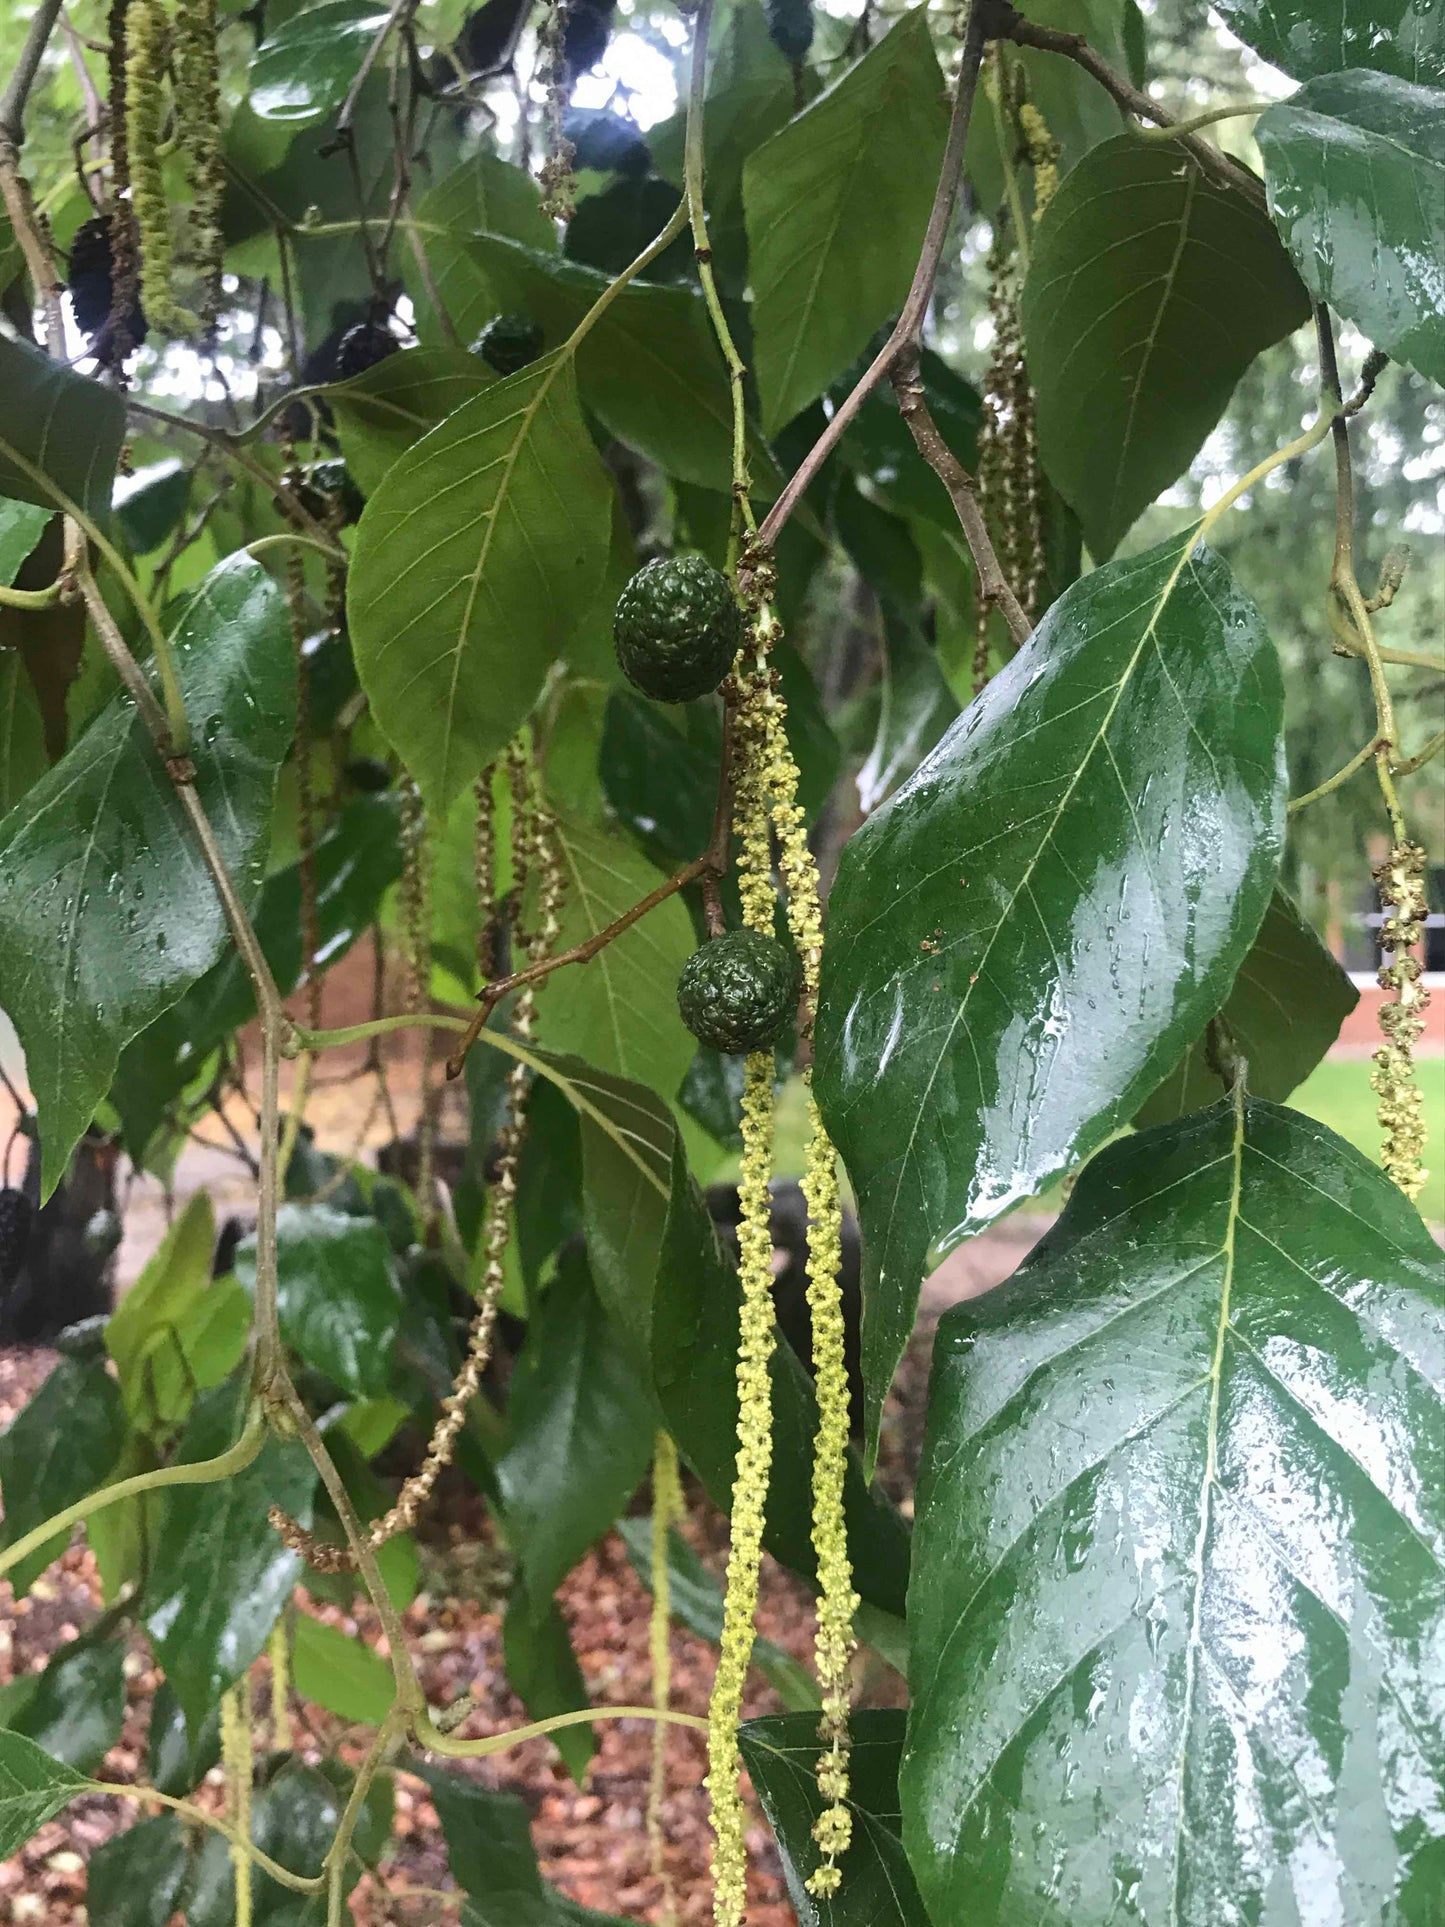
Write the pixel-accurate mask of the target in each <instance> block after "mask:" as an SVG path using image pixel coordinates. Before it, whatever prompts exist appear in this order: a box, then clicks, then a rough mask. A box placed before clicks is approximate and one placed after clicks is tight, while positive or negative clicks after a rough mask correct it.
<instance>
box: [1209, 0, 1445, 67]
mask: <svg viewBox="0 0 1445 1927" xmlns="http://www.w3.org/2000/svg"><path fill="white" fill-rule="evenodd" d="M1218 8H1219V13H1220V15H1221V16H1222V18H1223V20H1224V24H1225V25H1226V26H1227V27H1228V28H1229V30H1230V31H1231V33H1235V34H1238V36H1239V38H1240V39H1241V40H1242V41H1244V43H1245V45H1246V46H1249V47H1253V48H1254V50H1255V52H1256V53H1257V54H1260V55H1262V56H1263V57H1264V59H1266V60H1267V61H1269V63H1270V65H1271V66H1274V67H1278V68H1280V69H1281V70H1282V72H1284V73H1287V74H1291V75H1292V76H1293V77H1294V78H1295V79H1296V80H1310V79H1312V78H1313V77H1314V76H1315V75H1316V74H1332V73H1338V72H1339V71H1340V69H1341V68H1343V67H1373V68H1374V70H1375V71H1376V72H1377V73H1382V74H1397V75H1398V76H1399V78H1400V79H1401V80H1415V81H1419V82H1420V83H1421V84H1422V85H1423V86H1433V87H1439V86H1442V85H1445V18H1442V15H1441V12H1440V8H1439V7H1438V6H1437V5H1436V4H1435V0H1349V4H1348V5H1337V4H1336V0H1218Z"/></svg>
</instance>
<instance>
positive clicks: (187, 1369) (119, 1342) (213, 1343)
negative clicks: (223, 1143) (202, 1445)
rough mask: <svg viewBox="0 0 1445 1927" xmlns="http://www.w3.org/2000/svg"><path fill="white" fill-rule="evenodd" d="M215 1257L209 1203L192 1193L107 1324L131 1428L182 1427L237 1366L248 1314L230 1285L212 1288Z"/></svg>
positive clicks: (217, 1281)
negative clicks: (198, 1400) (199, 1396)
mask: <svg viewBox="0 0 1445 1927" xmlns="http://www.w3.org/2000/svg"><path fill="white" fill-rule="evenodd" d="M215 1249H216V1220H215V1213H214V1212H213V1211H212V1209H211V1200H210V1198H209V1196H208V1195H207V1194H206V1192H204V1191H197V1192H195V1193H194V1194H193V1195H192V1196H191V1197H190V1198H188V1199H187V1201H186V1204H185V1207H184V1209H183V1210H182V1211H181V1212H180V1214H179V1216H178V1217H177V1218H176V1220H175V1222H174V1223H173V1224H172V1225H171V1227H170V1229H169V1230H168V1231H167V1232H166V1235H165V1237H164V1239H163V1240H162V1241H161V1246H160V1249H159V1250H158V1251H157V1252H156V1253H155V1254H154V1256H153V1257H152V1258H150V1259H149V1260H148V1262H147V1264H146V1267H145V1270H144V1271H142V1273H141V1275H140V1277H139V1278H137V1279H136V1281H135V1283H134V1284H133V1285H132V1286H131V1288H130V1290H129V1291H127V1293H126V1294H125V1296H124V1297H123V1298H122V1299H121V1301H120V1303H119V1305H117V1307H116V1309H115V1311H114V1312H112V1314H111V1316H110V1317H109V1319H107V1321H106V1327H105V1346H106V1350H107V1351H108V1352H109V1353H110V1355H111V1357H112V1358H113V1359H114V1360H115V1366H116V1376H117V1377H118V1378H119V1380H120V1386H121V1394H122V1396H123V1398H124V1399H125V1405H126V1411H127V1413H128V1414H129V1415H130V1417H131V1419H132V1420H133V1421H134V1422H135V1423H136V1424H139V1425H142V1426H148V1425H149V1426H154V1425H157V1424H159V1425H176V1424H179V1423H180V1422H181V1420H183V1419H184V1418H185V1416H186V1414H187V1413H188V1412H189V1411H190V1408H191V1404H192V1400H193V1398H194V1395H195V1393H196V1392H197V1391H202V1390H206V1389H208V1388H209V1387H210V1386H213V1385H219V1384H220V1383H221V1381H222V1379H224V1378H226V1377H228V1376H229V1375H230V1373H231V1372H232V1371H233V1370H234V1369H235V1367H236V1366H237V1365H238V1364H239V1363H240V1360H241V1355H242V1353H243V1352H244V1350H245V1348H246V1340H247V1338H248V1336H249V1334H250V1329H251V1307H250V1305H249V1303H248V1302H247V1299H246V1295H245V1293H244V1292H243V1291H242V1290H241V1288H240V1287H239V1286H238V1285H237V1284H236V1283H235V1280H234V1279H228V1278H217V1279H215V1280H214V1281H212V1278H211V1262H212V1259H213V1257H214V1254H215Z"/></svg>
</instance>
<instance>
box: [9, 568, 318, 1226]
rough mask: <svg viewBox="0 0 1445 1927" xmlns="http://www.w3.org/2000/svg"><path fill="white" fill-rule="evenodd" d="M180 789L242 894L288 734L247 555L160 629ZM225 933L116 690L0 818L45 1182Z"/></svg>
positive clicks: (194, 854) (181, 821)
mask: <svg viewBox="0 0 1445 1927" xmlns="http://www.w3.org/2000/svg"><path fill="white" fill-rule="evenodd" d="M172 646H173V648H174V651H175V654H176V659H177V666H178V669H179V673H180V681H181V689H182V693H183V695H184V698H185V705H186V711H187V714H188V715H189V716H190V718H191V722H192V726H193V728H194V731H195V745H194V749H193V752H192V755H193V759H194V762H195V767H196V777H195V792H196V796H197V798H198V800H199V801H200V803H201V805H202V807H203V808H204V809H205V811H206V814H207V815H208V816H209V817H210V819H211V823H212V825H213V827H214V829H215V832H216V837H217V841H218V842H219V844H220V847H221V853H222V855H223V856H224V857H225V860H226V863H227V865H228V867H229V868H230V871H231V874H232V876H233V877H234V878H235V880H236V885H237V888H238V889H239V891H240V893H241V896H242V899H243V901H245V900H249V899H250V897H251V896H252V895H253V893H254V891H255V889H256V886H257V884H258V883H259V881H260V867H261V863H262V860H263V857H264V853H265V841H266V831H267V828H268V826H269V822H270V815H271V800H272V793H273V791H274V788H275V782H276V772H277V769H278V767H279V765H280V763H281V759H282V757H283V756H284V755H285V753H286V750H287V747H288V745H289V743H290V740H291V735H292V731H293V729H294V727H295V672H294V669H293V665H292V655H291V640H290V635H289V632H288V629H287V624H286V608H285V601H284V598H283V597H282V595H281V592H280V590H279V588H278V587H277V586H276V584H275V583H274V582H273V581H272V579H271V577H270V576H269V575H267V573H266V571H265V570H264V569H263V568H262V567H261V565H260V564H259V563H258V562H253V561H252V560H251V559H250V558H249V557H248V556H245V555H235V556H232V557H230V558H229V559H228V560H227V561H225V562H223V563H222V564H221V565H220V566H219V568H216V569H214V570H212V572H211V574H210V575H209V576H207V578H206V580H205V581H204V582H203V583H202V585H201V587H200V589H199V590H198V591H197V592H196V594H195V596H194V597H193V598H192V599H191V601H190V602H189V603H188V604H187V605H186V607H185V609H184V610H183V611H182V613H181V617H180V620H179V622H178V623H177V625H176V628H175V631H174V633H173V636H172ZM229 942H230V934H229V931H228V930H227V927H226V920H225V917H224V915H223V914H222V910H221V905H220V900H219V898H218V897H217V895H216V892H215V889H214V886H213V885H212V883H211V879H210V877H209V875H208V874H207V872H206V869H205V865H204V863H203V861H202V858H201V853H200V849H199V847H198V846H197V844H196V840H195V835H194V833H193V831H192V829H191V827H190V823H189V821H188V820H187V818H186V814H185V811H184V809H183V808H182V805H181V802H180V799H179V797H178V796H177V795H176V791H175V786H174V784H173V783H172V782H171V780H170V778H169V776H168V775H167V774H166V772H165V770H164V768H163V767H162V764H161V761H160V758H159V757H158V756H157V754H156V751H155V748H154V745H153V744H152V742H151V740H150V737H149V735H148V733H147V731H146V729H145V726H144V724H143V723H142V722H141V721H140V719H139V718H138V716H137V715H136V711H135V707H134V705H133V704H132V702H131V701H130V699H129V697H128V696H125V695H118V696H115V697H113V698H112V699H111V701H110V702H109V703H107V704H106V706H105V708H104V709H102V710H101V711H100V713H99V714H98V715H97V716H96V717H95V719H94V720H93V721H92V722H91V723H90V725H89V727H88V728H87V729H86V731H85V733H84V735H83V736H81V738H80V739H79V741H78V742H76V743H74V744H73V745H72V746H71V748H70V749H69V750H68V751H67V752H66V754H65V756H64V757H63V758H62V759H61V761H60V762H59V763H57V764H56V765H55V766H54V768H53V769H51V770H50V771H49V772H48V773H47V774H46V775H45V776H43V777H42V778H41V780H40V781H39V782H38V783H36V784H35V785H34V786H33V788H31V789H30V790H29V791H27V792H26V794H25V796H24V797H23V798H22V799H21V801H20V803H19V804H18V805H17V806H16V808H15V809H13V810H12V811H11V812H10V814H9V815H8V816H7V817H6V818H5V819H4V821H3V822H0V1004H3V1006H4V1008H5V1010H6V1011H7V1013H8V1014H9V1016H10V1018H11V1019H12V1021H13V1022H14V1025H15V1028H16V1030H17V1032H18V1033H19V1036H20V1041H21V1044H22V1045H23V1046H24V1049H25V1061H26V1068H27V1072H28V1075H29V1079H30V1086H31V1089H32V1090H33V1091H34V1092H35V1097H36V1104H37V1108H38V1111H39V1115H40V1130H41V1142H42V1145H43V1147H44V1171H45V1189H46V1192H47V1195H48V1193H49V1192H50V1191H51V1190H53V1189H54V1187H55V1185H56V1183H57V1182H58V1181H59V1179H60V1176H61V1174H62V1173H63V1171H64V1170H65V1166H66V1162H67V1160H68V1159H69V1156H70V1153H71V1151H72V1150H73V1149H74V1147H75V1144H76V1141H77V1140H78V1138H79V1137H80V1134H81V1132H82V1131H83V1130H84V1129H85V1127H86V1125H87V1124H89V1122H90V1119H91V1115H92V1113H93V1112H94V1109H95V1106H96V1105H97V1104H98V1103H99V1101H100V1099H101V1098H102V1097H104V1095H105V1093H106V1092H107V1091H108V1090H109V1089H110V1085H111V1080H112V1077H113V1076H114V1073H115V1067H116V1063H117V1061H118V1059H119V1056H120V1051H121V1047H122V1046H123V1045H124V1044H125V1043H126V1042H128V1040H129V1039H130V1038H132V1037H134V1036H135V1035H136V1034H137V1033H138V1032H140V1031H142V1030H144V1029H145V1028H146V1026H147V1025H148V1024H150V1023H152V1022H153V1021H154V1020H155V1018H156V1017H158V1016H159V1015H160V1013H161V1012H162V1011H163V1010H165V1009H167V1008H168V1007H169V1006H170V1005H172V1004H174V1003H175V1002H176V1000H177V999H178V998H179V997H180V995H181V993H182V992H183V991H184V990H185V989H186V987H187V986H188V985H189V984H191V983H194V981H195V980H196V978H197V977H199V976H201V975H202V974H203V973H204V972H205V971H207V970H209V969H210V967H211V965H212V964H213V963H215V961H216V959H217V958H218V957H219V956H220V954H221V952H222V950H223V949H224V948H225V946H226V945H227V944H228V943H229Z"/></svg>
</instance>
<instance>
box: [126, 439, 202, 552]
mask: <svg viewBox="0 0 1445 1927" xmlns="http://www.w3.org/2000/svg"><path fill="white" fill-rule="evenodd" d="M190 496H191V471H190V470H189V469H188V468H187V467H186V465H185V463H184V462H183V461H182V460H181V458H180V457H179V456H178V455H172V456H171V457H170V458H169V459H168V460H167V461H164V462H152V463H151V464H150V466H149V467H147V468H140V469H137V470H136V472H135V474H134V475H125V476H121V477H120V478H119V479H118V480H117V482H116V485H115V491H114V494H113V495H112V498H111V501H112V505H113V507H114V509H115V513H116V520H117V521H118V522H119V523H120V526H121V529H122V530H123V531H124V534H125V539H126V541H127V542H128V543H129V545H130V547H131V548H132V549H133V550H134V552H135V553H136V554H137V555H148V554H149V553H150V552H151V550H152V549H158V548H159V547H160V545H161V543H162V542H164V541H165V539H166V537H167V536H168V535H169V534H170V533H171V531H172V530H173V529H174V528H175V526H176V524H177V523H178V522H179V521H180V519H181V517H182V516H183V515H184V514H185V512H186V505H187V503H188V502H189V501H190Z"/></svg>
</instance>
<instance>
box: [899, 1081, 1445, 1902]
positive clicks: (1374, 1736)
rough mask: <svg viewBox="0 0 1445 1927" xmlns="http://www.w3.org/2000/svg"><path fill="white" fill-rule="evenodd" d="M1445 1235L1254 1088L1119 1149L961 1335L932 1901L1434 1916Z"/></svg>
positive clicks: (940, 1554) (913, 1730)
mask: <svg viewBox="0 0 1445 1927" xmlns="http://www.w3.org/2000/svg"><path fill="white" fill-rule="evenodd" d="M1442 1310H1445V1289H1442V1282H1441V1267H1440V1254H1439V1251H1438V1249H1437V1248H1436V1246H1435V1244H1434V1242H1433V1240H1432V1239H1431V1238H1430V1236H1429V1234H1428V1232H1427V1231H1426V1229H1425V1227H1424V1225H1423V1224H1422V1223H1421V1221H1420V1219H1419V1218H1418V1216H1417V1215H1416V1213H1415V1211H1414V1210H1413V1208H1412V1207H1411V1206H1410V1205H1409V1204H1408V1203H1407V1202H1406V1201H1405V1199H1404V1198H1403V1197H1402V1196H1401V1195H1400V1193H1399V1192H1398V1191H1397V1190H1395V1188H1394V1187H1393V1186H1392V1184H1391V1183H1390V1181H1389V1180H1388V1179H1387V1178H1385V1177H1384V1176H1383V1174H1382V1173H1381V1172H1379V1171H1378V1170H1376V1169H1375V1168H1374V1167H1373V1166H1372V1165H1371V1164H1370V1163H1369V1162H1368V1161H1367V1160H1366V1159H1365V1158H1364V1157H1363V1156H1362V1155H1361V1154H1360V1153H1359V1152H1358V1151H1355V1150H1353V1149H1352V1148H1351V1147H1350V1146H1349V1145H1347V1144H1345V1143H1344V1142H1343V1141H1342V1140H1341V1139H1339V1138H1336V1137H1335V1136H1333V1134H1332V1133H1330V1132H1329V1131H1326V1130H1324V1129H1323V1128H1322V1127H1321V1126H1319V1125H1317V1124H1315V1123H1313V1122H1311V1121H1310V1120H1308V1119H1306V1118H1303V1117H1300V1116H1298V1115H1297V1114H1295V1113H1293V1112H1290V1111H1285V1110H1281V1109H1278V1108H1276V1107H1275V1106H1273V1105H1269V1104H1263V1103H1258V1104H1256V1103H1251V1104H1249V1106H1248V1107H1247V1109H1245V1110H1243V1111H1242V1112H1241V1114H1240V1117H1239V1118H1238V1119H1236V1115H1235V1112H1234V1108H1233V1106H1232V1105H1230V1104H1228V1103H1225V1104H1222V1105H1219V1106H1217V1107H1216V1108H1214V1109H1213V1110H1210V1111H1207V1112H1204V1113H1202V1114H1200V1115H1199V1116H1197V1117H1192V1118H1188V1119H1186V1120H1184V1121H1183V1122H1181V1123H1179V1124H1173V1125H1166V1126H1164V1127H1163V1128H1161V1129H1160V1130H1157V1131H1152V1132H1149V1133H1147V1134H1145V1135H1143V1136H1140V1137H1135V1138H1129V1139H1126V1140H1123V1141H1122V1142H1120V1143H1118V1144H1116V1145H1113V1146H1111V1147H1110V1148H1109V1149H1108V1150H1107V1151H1106V1152H1104V1153H1103V1154H1102V1155H1101V1156H1100V1157H1099V1158H1098V1159H1097V1160H1096V1162H1095V1163H1093V1164H1092V1165H1090V1166H1089V1167H1088V1169H1087V1170H1086V1171H1085V1172H1084V1174H1083V1176H1082V1177H1081V1178H1080V1180H1079V1183H1078V1185H1077V1187H1076V1189H1075V1192H1074V1195H1073V1198H1072V1200H1071V1202H1070V1204H1069V1207H1068V1209H1067V1211H1066V1213H1065V1215H1064V1217H1063V1219H1062V1220H1061V1221H1060V1223H1059V1224H1058V1226H1057V1227H1056V1228H1055V1230H1054V1231H1053V1232H1052V1233H1051V1234H1050V1235H1049V1237H1047V1238H1046V1239H1045V1241H1044V1242H1043V1244H1042V1245H1040V1247H1039V1248H1038V1250H1037V1251H1036V1252H1035V1253H1034V1255H1033V1257H1032V1258H1030V1259H1029V1261H1028V1262H1027V1263H1026V1264H1025V1266H1024V1267H1023V1269H1022V1270H1021V1271H1020V1272H1018V1273H1017V1274H1016V1275H1015V1277H1014V1278H1013V1279H1011V1280H1010V1281H1009V1282H1008V1283H1007V1284H1005V1285H1003V1286H1002V1287H1000V1289H999V1290H998V1291H996V1292H992V1293H990V1294H989V1295H988V1296H987V1297H985V1298H981V1299H977V1300H975V1301H974V1302H973V1303H971V1304H967V1305H961V1306H959V1307H957V1308H956V1309H955V1310H953V1311H952V1312H950V1313H949V1314H948V1315H947V1316H946V1317H945V1319H944V1321H943V1324H942V1326H941V1327H940V1330H939V1337H938V1346H937V1352H936V1356H935V1363H934V1373H933V1384H932V1391H931V1395H930V1408H929V1435H928V1443H927V1447H926V1451H925V1463H924V1468H923V1473H922V1478H921V1482H920V1486H919V1495H918V1528H917V1536H918V1546H917V1552H916V1567H915V1573H916V1576H915V1579H914V1584H913V1589H912V1592H911V1594H910V1597H909V1621H910V1625H911V1627H912V1633H913V1664H912V1684H913V1690H914V1702H913V1710H912V1713H911V1715H910V1722H909V1748H908V1755H907V1759H906V1761H905V1764H904V1771H903V1805H904V1837H905V1839H906V1840H907V1843H908V1850H909V1856H910V1859H911V1861H912V1865H913V1869H914V1872H915V1874H916V1875H917V1878H918V1882H919V1886H920V1888H921V1890H922V1892H923V1894H924V1897H925V1898H926V1900H927V1901H928V1904H929V1907H930V1910H931V1912H932V1914H933V1918H934V1919H935V1920H952V1919H957V1918H962V1917H964V1916H965V1915H966V1916H967V1918H968V1919H969V1920H970V1921H974V1922H977V1923H978V1927H990V1924H991V1923H994V1922H998V1923H1000V1927H1001V1924H1002V1923H1004V1922H1008V1923H1010V1924H1011V1927H1012V1923H1015V1922H1018V1921H1020V1920H1029V1921H1034V1920H1043V1919H1045V1918H1047V1919H1050V1920H1055V1919H1057V1920H1067V1921H1069V1922H1070V1923H1071V1927H1094V1923H1103V1922H1105V1921H1111V1922H1112V1921H1117V1920H1118V1919H1119V1918H1120V1917H1121V1914H1122V1913H1123V1912H1125V1911H1127V1914H1128V1917H1129V1918H1131V1919H1134V1920H1137V1921H1139V1922H1141V1923H1142V1924H1143V1927H1165V1924H1166V1923H1167V1927H1213V1923H1216V1922H1219V1921H1223V1920H1250V1921H1253V1922H1256V1923H1258V1927H1284V1923H1286V1922H1288V1923H1290V1927H1296V1924H1297V1923H1298V1922H1300V1921H1303V1920H1327V1919H1334V1920H1340V1921H1346V1920H1348V1921H1364V1920H1366V1919H1369V1920H1381V1921H1384V1920H1392V1921H1394V1920H1398V1921H1400V1922H1402V1923H1403V1922H1411V1923H1413V1922H1417V1921H1418V1922H1421V1923H1423V1922H1425V1921H1428V1920H1429V1919H1430V1918H1431V1912H1432V1908H1433V1906H1434V1903H1435V1899H1437V1898H1438V1896H1439V1894H1440V1891H1441V1889H1440V1885H1439V1873H1440V1869H1441V1866H1442V1864H1445V1862H1442V1855H1445V1761H1442V1757H1441V1753H1440V1748H1439V1746H1438V1743H1437V1736H1438V1734H1439V1732H1440V1730H1441V1726H1442V1721H1445V1681H1442V1678H1441V1673H1440V1666H1439V1653H1440V1650H1441V1641H1442V1638H1445V1503H1442V1493H1445V1346H1442V1329H1445V1328H1442V1318H1441V1314H1442Z"/></svg>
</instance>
